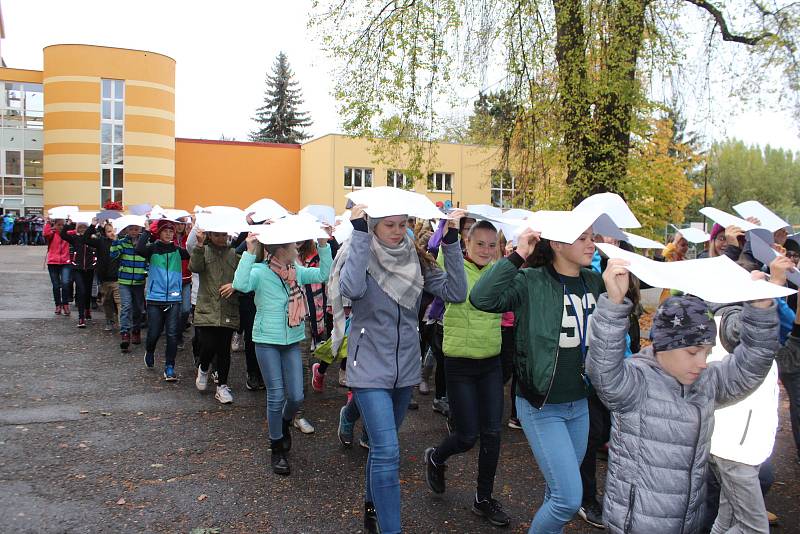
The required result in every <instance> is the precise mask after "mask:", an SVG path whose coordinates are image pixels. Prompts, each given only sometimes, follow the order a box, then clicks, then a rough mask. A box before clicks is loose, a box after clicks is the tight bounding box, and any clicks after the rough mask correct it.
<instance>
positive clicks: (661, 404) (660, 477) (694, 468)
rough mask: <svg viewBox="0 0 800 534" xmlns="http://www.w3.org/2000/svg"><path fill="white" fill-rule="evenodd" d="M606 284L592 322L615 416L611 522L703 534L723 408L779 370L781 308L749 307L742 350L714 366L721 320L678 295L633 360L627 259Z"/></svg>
mask: <svg viewBox="0 0 800 534" xmlns="http://www.w3.org/2000/svg"><path fill="white" fill-rule="evenodd" d="M603 279H604V281H605V285H606V289H607V291H608V293H607V294H603V295H601V296H600V300H599V301H598V304H597V309H596V310H595V312H594V315H592V328H591V331H590V334H589V335H590V341H589V347H590V349H589V354H588V357H587V359H586V369H587V371H588V374H589V377H590V378H591V381H592V384H593V386H594V387H595V389H596V390H597V394H598V396H599V397H600V399H601V400H602V401H603V403H605V404H606V406H608V408H609V410H610V411H611V412H612V431H611V443H610V449H609V459H608V476H607V479H606V491H605V500H604V502H603V522H604V524H605V525H606V526H607V527H608V529H609V531H610V532H625V533H629V532H631V533H636V532H647V533H653V532H659V533H682V534H683V533H686V534H690V533H694V532H697V531H698V530H699V529H700V527H701V525H702V521H703V514H702V507H703V504H704V500H705V474H706V470H707V469H708V454H709V447H710V442H711V434H712V432H713V427H714V410H715V409H716V408H717V407H719V406H720V405H722V404H726V403H729V402H733V401H735V400H737V399H739V398H741V397H743V396H745V395H747V394H748V393H749V392H750V391H752V390H753V389H754V388H756V387H757V386H758V385H759V384H760V383H761V381H762V380H763V379H764V377H765V376H766V375H767V373H768V372H769V369H770V367H771V365H772V361H773V358H774V356H775V353H776V351H777V350H778V346H779V344H778V315H777V311H776V307H775V305H774V303H773V302H772V301H771V300H759V301H753V302H751V303H745V304H744V307H743V310H742V314H741V332H740V335H741V343H740V344H739V346H738V347H736V350H735V351H734V353H733V354H732V355H731V356H729V357H727V358H725V359H724V360H722V361H720V362H715V363H710V364H707V363H706V357H707V356H708V354H709V352H710V351H711V347H712V346H713V345H714V342H715V339H716V324H715V322H714V319H713V315H712V314H711V313H710V311H709V310H708V307H707V306H706V304H705V303H704V302H703V301H702V300H700V299H698V298H696V297H692V296H680V297H671V298H669V299H667V300H666V301H664V303H662V304H661V306H659V308H658V310H657V312H656V315H655V317H654V319H653V326H652V329H651V339H652V340H653V345H652V346H650V347H646V348H645V349H643V350H642V351H641V352H640V353H639V354H636V355H634V356H633V357H632V358H630V359H628V360H626V359H625V357H624V356H625V334H626V332H627V331H628V316H629V315H630V311H631V303H630V301H628V300H627V299H625V297H624V295H625V292H626V291H627V283H628V271H627V269H626V268H625V264H624V262H621V261H620V260H611V261H610V262H609V266H608V268H607V269H606V271H605V273H604V274H603Z"/></svg>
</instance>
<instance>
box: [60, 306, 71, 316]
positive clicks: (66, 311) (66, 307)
mask: <svg viewBox="0 0 800 534" xmlns="http://www.w3.org/2000/svg"><path fill="white" fill-rule="evenodd" d="M61 310H62V311H63V312H64V315H66V316H67V317H69V314H70V310H69V304H64V305H63V306H61Z"/></svg>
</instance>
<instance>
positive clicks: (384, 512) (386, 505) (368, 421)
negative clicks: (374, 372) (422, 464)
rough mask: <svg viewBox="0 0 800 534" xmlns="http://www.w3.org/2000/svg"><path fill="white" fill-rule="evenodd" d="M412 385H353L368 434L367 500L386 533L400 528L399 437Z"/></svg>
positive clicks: (389, 533) (383, 531) (384, 533)
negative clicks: (389, 386)
mask: <svg viewBox="0 0 800 534" xmlns="http://www.w3.org/2000/svg"><path fill="white" fill-rule="evenodd" d="M412 389H413V388H412V387H410V386H409V387H405V388H397V389H367V388H353V398H354V399H355V400H356V403H357V404H358V409H359V411H360V412H361V420H362V422H363V424H364V427H365V428H366V429H367V435H368V436H369V456H368V457H367V469H366V486H367V487H366V496H365V501H366V502H371V503H373V504H374V505H375V512H376V513H377V515H378V523H379V524H380V527H381V532H382V533H383V534H392V533H396V532H400V531H401V526H400V441H399V440H398V437H397V432H398V431H399V429H400V425H401V424H403V418H405V416H406V412H407V411H408V403H409V401H410V400H411V391H412Z"/></svg>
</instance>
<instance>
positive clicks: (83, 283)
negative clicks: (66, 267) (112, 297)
mask: <svg viewBox="0 0 800 534" xmlns="http://www.w3.org/2000/svg"><path fill="white" fill-rule="evenodd" d="M72 278H73V280H75V303H76V304H77V305H78V318H79V319H83V318H85V317H86V310H87V309H88V310H91V305H92V280H93V279H94V269H88V270H86V271H83V270H80V269H74V270H73V271H72ZM89 313H91V311H90V312H89Z"/></svg>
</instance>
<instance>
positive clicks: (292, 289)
mask: <svg viewBox="0 0 800 534" xmlns="http://www.w3.org/2000/svg"><path fill="white" fill-rule="evenodd" d="M268 265H269V268H270V269H272V272H274V273H275V274H277V275H278V277H279V278H280V279H281V280H282V281H283V282H284V283H285V284H286V285H288V286H289V291H287V292H286V296H287V298H288V305H287V309H286V314H287V317H288V323H289V327H290V328H291V327H295V326H300V325H301V324H302V322H303V317H305V315H306V306H305V301H304V300H303V290H302V289H301V288H300V286H299V285H298V284H297V270H296V269H295V268H294V265H283V264H281V262H279V261H278V260H277V259H275V256H272V257H270V258H269V262H268Z"/></svg>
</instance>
